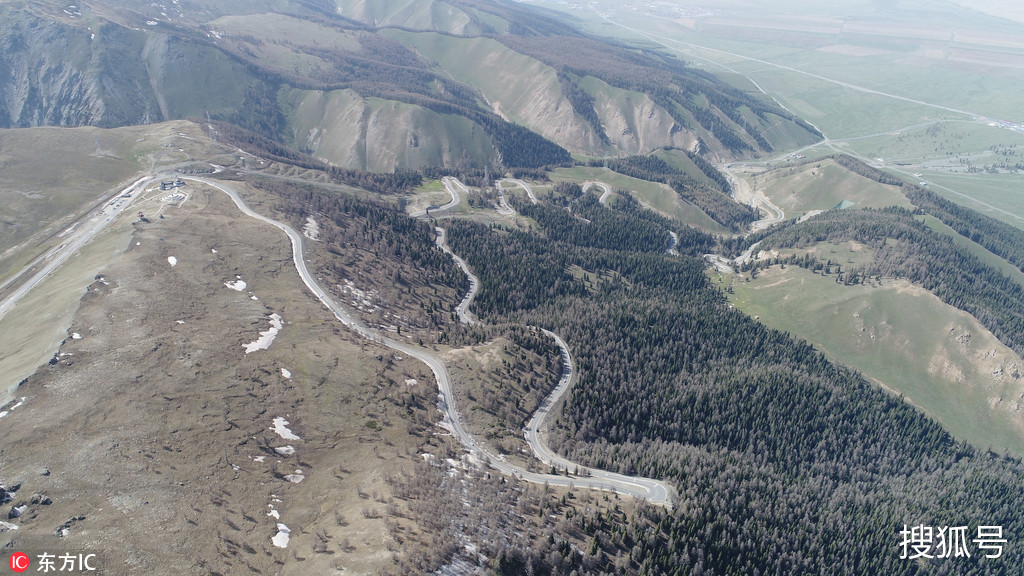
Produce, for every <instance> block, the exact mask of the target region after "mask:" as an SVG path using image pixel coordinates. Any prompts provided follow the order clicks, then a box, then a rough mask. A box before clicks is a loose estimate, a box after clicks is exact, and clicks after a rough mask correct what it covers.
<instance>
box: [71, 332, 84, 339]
mask: <svg viewBox="0 0 1024 576" xmlns="http://www.w3.org/2000/svg"><path fill="white" fill-rule="evenodd" d="M71 339H72V340H81V339H82V335H81V334H79V333H78V332H72V333H71Z"/></svg>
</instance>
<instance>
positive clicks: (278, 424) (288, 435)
mask: <svg viewBox="0 0 1024 576" xmlns="http://www.w3.org/2000/svg"><path fill="white" fill-rule="evenodd" d="M271 430H273V431H274V432H276V433H277V435H278V436H280V437H281V438H284V439H285V440H302V438H299V437H298V436H296V435H295V433H294V432H292V431H291V430H289V429H288V421H287V420H285V419H284V418H282V417H280V416H278V417H277V418H274V427H273V428H271Z"/></svg>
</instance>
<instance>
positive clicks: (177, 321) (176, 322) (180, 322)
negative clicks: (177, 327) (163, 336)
mask: <svg viewBox="0 0 1024 576" xmlns="http://www.w3.org/2000/svg"><path fill="white" fill-rule="evenodd" d="M174 322H175V324H184V323H185V321H184V320H175V321H174Z"/></svg>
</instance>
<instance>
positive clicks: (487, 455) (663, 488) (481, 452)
mask: <svg viewBox="0 0 1024 576" xmlns="http://www.w3.org/2000/svg"><path fill="white" fill-rule="evenodd" d="M186 179H187V180H192V181H195V182H201V183H203V184H206V185H208V186H211V187H213V188H216V189H217V190H220V191H221V192H224V193H225V194H227V195H228V196H229V197H230V198H231V200H232V201H233V202H234V203H235V205H236V206H237V207H238V209H239V210H240V211H241V212H242V213H244V214H245V215H247V216H249V217H251V218H255V219H257V220H260V221H261V222H265V223H267V224H270V225H271V226H274V227H276V228H278V229H280V230H282V231H283V232H284V233H285V234H286V235H287V236H288V238H289V239H290V240H291V244H292V260H293V261H294V263H295V269H296V270H297V271H298V273H299V276H300V277H301V278H302V282H303V283H304V284H305V285H306V287H307V288H309V290H310V292H312V293H313V294H314V295H315V296H316V297H317V299H319V300H320V302H321V303H323V305H324V306H326V307H327V308H328V309H329V310H330V311H331V312H332V313H333V314H334V317H335V318H337V319H338V320H339V321H340V322H341V323H343V324H345V326H347V327H349V328H350V329H352V330H354V331H356V332H357V333H358V334H359V335H360V336H363V337H364V338H367V339H368V340H372V341H374V342H377V343H379V344H382V345H384V346H387V347H388V348H391V349H392V350H396V351H398V352H401V353H403V354H406V355H408V356H410V357H412V358H416V359H417V360H419V361H421V362H423V363H424V364H426V365H427V366H428V367H429V368H430V370H431V372H433V373H434V377H435V379H436V380H437V385H438V390H439V394H438V407H439V408H440V409H441V411H442V412H443V413H444V419H443V421H442V426H444V427H445V428H447V429H448V430H450V431H451V432H452V434H453V435H454V436H455V437H456V438H458V440H459V441H460V442H462V444H463V445H464V446H465V447H466V449H467V450H469V452H470V453H471V454H472V455H473V456H475V457H476V458H478V459H479V460H481V461H483V462H485V463H487V464H488V465H489V466H490V467H491V468H494V469H495V470H497V471H499V472H501V473H503V474H507V475H511V476H516V477H518V478H521V479H523V480H525V481H527V482H533V483H538V484H547V485H549V486H570V485H571V486H576V487H581V488H591V489H597V490H607V491H613V492H616V493H619V494H625V495H629V496H635V497H638V498H645V499H647V500H648V501H650V502H651V503H653V504H659V505H663V506H667V507H672V505H673V503H674V499H675V493H674V491H673V489H672V488H671V487H670V486H669V485H667V484H665V483H663V482H659V481H657V480H652V479H649V478H639V477H632V476H625V475H622V474H615V473H612V472H606V471H603V470H591V471H590V473H589V475H587V476H586V477H572V478H570V477H567V476H559V475H555V474H538V473H536V472H530V471H529V470H525V469H523V468H521V467H519V466H515V465H512V464H510V463H508V462H506V461H505V460H504V459H503V458H501V457H500V456H497V455H495V454H494V453H493V452H491V451H490V449H489V448H487V447H486V446H485V445H484V444H482V443H480V442H478V441H477V440H476V439H475V438H473V436H472V435H471V434H470V433H469V432H467V431H466V429H465V428H464V427H463V425H462V418H461V416H460V415H459V413H458V411H457V410H456V408H455V404H454V400H453V399H454V395H453V394H452V383H451V377H450V376H449V374H448V370H447V368H446V367H445V365H444V362H443V361H441V359H440V358H438V357H437V356H436V355H434V354H433V353H431V352H430V351H428V350H426V349H424V348H420V347H418V346H412V345H410V344H408V343H405V342H399V341H397V340H395V339H393V338H391V337H389V336H386V335H384V334H381V333H380V332H378V331H376V330H374V329H372V328H370V327H368V326H366V325H365V324H364V323H363V322H362V321H360V320H359V319H357V318H356V317H355V316H354V315H353V314H352V313H351V312H350V311H349V310H347V309H346V308H345V307H344V306H342V305H340V304H339V303H338V302H337V301H335V300H334V298H333V297H332V296H331V294H330V293H329V292H328V291H327V290H325V289H324V288H323V287H322V286H320V284H319V283H318V282H317V280H316V278H315V277H314V276H313V274H311V273H310V271H309V268H308V267H307V265H306V259H305V253H304V239H303V236H302V235H301V234H300V233H299V232H297V231H296V230H295V229H294V228H292V227H291V226H289V225H287V224H285V223H283V222H279V221H277V220H273V219H271V218H268V217H266V216H263V215H262V214H259V213H257V212H255V211H253V210H252V209H251V208H249V206H248V205H247V204H246V203H245V201H244V200H242V198H241V196H239V194H238V193H237V192H236V191H235V190H234V189H233V188H231V187H230V186H228V185H226V184H224V183H221V182H216V181H213V180H207V179H205V178H195V177H190V178H186ZM453 180H454V179H453ZM455 182H458V181H457V180H456V181H455ZM458 185H461V183H458V184H454V183H453V184H452V185H451V186H452V187H451V188H449V190H450V191H451V190H453V189H454V187H455V186H458ZM446 186H447V184H446ZM453 196H456V194H455V193H453ZM453 202H455V200H454V199H453ZM437 243H438V246H440V247H441V249H442V250H444V251H445V252H446V253H448V254H450V255H451V256H452V257H453V259H454V260H455V262H456V263H457V264H458V265H459V267H460V268H462V270H463V272H465V273H466V275H467V276H469V279H470V290H469V293H468V294H467V295H466V298H465V299H463V301H462V303H460V304H459V307H458V314H459V320H460V322H465V323H467V324H471V323H473V322H476V319H475V317H474V316H473V315H472V314H471V313H470V312H469V310H468V308H469V305H470V304H471V303H472V301H473V298H474V297H475V296H476V293H477V291H478V290H479V287H480V280H479V279H478V278H477V277H476V276H475V275H474V274H473V273H472V272H471V271H470V270H469V266H467V265H466V262H465V261H464V260H462V258H459V257H458V256H456V255H455V254H454V253H452V251H451V249H450V248H448V245H447V242H446V234H445V233H444V232H443V230H441V229H439V231H438V239H437ZM545 333H546V334H548V335H549V336H551V337H552V338H554V339H555V341H556V342H557V343H558V345H559V347H560V348H561V349H562V357H563V359H564V361H565V366H566V369H565V370H564V371H563V374H562V378H561V380H560V381H559V383H558V386H557V387H556V388H555V391H554V392H552V393H551V395H549V396H548V398H546V399H545V400H544V402H543V403H542V405H541V408H540V410H538V411H537V413H536V414H534V416H533V418H532V419H531V420H530V424H529V425H528V426H527V430H528V432H527V441H528V442H529V444H530V447H531V448H532V449H533V450H534V452H535V453H536V454H537V456H538V458H540V459H541V461H543V462H544V463H545V464H547V465H550V466H555V467H557V468H561V469H563V470H566V471H568V470H572V469H582V468H583V467H582V466H579V465H578V464H576V463H574V462H570V461H568V460H566V459H564V458H562V457H560V456H558V455H556V454H554V453H552V452H551V451H550V450H549V449H548V448H547V446H546V445H544V443H543V442H542V441H541V440H540V436H541V434H542V433H541V432H540V430H541V428H542V425H543V423H544V422H546V420H547V418H548V414H549V411H550V409H551V407H552V406H554V405H555V403H557V402H558V400H559V399H560V398H561V397H562V395H563V394H565V392H566V391H567V390H568V389H569V388H570V387H571V385H572V382H573V380H574V379H575V374H576V371H575V365H574V363H573V360H572V356H571V355H570V353H569V348H568V346H566V344H565V342H564V341H563V340H562V339H561V337H559V336H558V335H556V334H554V333H553V332H548V331H546V330H545Z"/></svg>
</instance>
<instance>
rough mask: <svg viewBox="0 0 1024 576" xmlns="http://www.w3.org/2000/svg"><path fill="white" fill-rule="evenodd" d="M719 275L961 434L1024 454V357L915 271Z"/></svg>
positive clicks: (750, 303) (781, 324)
mask: <svg viewBox="0 0 1024 576" xmlns="http://www.w3.org/2000/svg"><path fill="white" fill-rule="evenodd" d="M734 280H735V281H734ZM718 281H721V282H722V285H727V284H730V283H731V284H732V287H733V293H732V294H730V296H729V300H730V302H731V303H732V304H733V305H735V306H736V307H737V308H739V309H741V310H743V311H745V312H747V313H748V314H751V315H753V316H756V317H758V318H759V319H760V320H761V321H762V322H764V323H765V324H768V325H769V326H772V327H774V328H778V329H780V330H785V331H787V332H790V333H791V334H793V335H795V336H798V337H800V338H804V339H807V340H809V341H811V342H813V343H814V344H815V346H816V347H817V348H819V349H820V350H822V351H823V352H825V353H826V354H827V355H829V356H830V357H831V358H833V359H834V360H836V361H838V362H840V363H842V364H846V365H849V366H852V367H854V368H856V369H857V370H859V371H861V372H862V373H864V374H865V375H866V376H868V377H869V378H871V379H873V380H875V381H877V382H878V383H880V384H881V385H883V386H884V387H886V388H888V389H890V390H892V391H893V392H894V393H898V394H901V395H903V396H905V397H906V399H907V400H908V401H910V402H911V403H913V404H914V405H916V406H918V407H920V408H921V409H922V410H924V411H925V412H927V413H928V414H930V415H931V416H932V417H934V418H935V419H936V420H938V421H939V422H940V423H942V425H943V426H944V427H945V428H946V429H947V430H949V431H950V432H951V433H952V434H953V435H954V436H955V437H957V438H959V439H963V440H967V441H970V442H971V443H972V444H974V445H976V446H978V447H981V448H989V447H991V448H993V449H995V450H998V451H1002V450H1008V451H1010V452H1011V453H1013V454H1016V455H1018V456H1020V455H1022V454H1024V412H1022V408H1024V406H1022V400H1021V398H1024V396H1022V395H1024V381H1022V380H1021V370H1022V369H1024V360H1022V359H1021V358H1020V357H1019V356H1017V355H1016V354H1014V353H1013V352H1012V351H1011V350H1009V349H1008V348H1007V347H1005V346H1003V345H1002V344H1001V343H1000V342H999V341H998V340H997V339H996V338H995V337H994V336H992V334H991V333H990V332H988V331H987V330H986V329H985V328H984V327H983V326H981V324H980V323H979V322H978V321H977V320H975V319H974V318H973V317H971V316H970V315H968V314H966V313H964V312H961V311H959V310H957V309H955V308H953V307H951V306H949V305H946V304H943V303H942V302H941V301H939V300H938V298H936V297H935V296H933V295H932V294H931V293H929V292H927V291H925V290H923V289H921V288H919V287H916V286H913V285H911V284H909V283H907V282H905V281H884V282H883V283H882V284H881V285H878V286H852V287H847V286H841V285H838V284H836V283H835V280H834V278H833V277H826V276H820V275H816V274H814V273H811V272H809V271H807V270H804V269H801V268H797V267H793V266H790V267H787V268H786V269H784V270H783V269H780V268H779V267H773V268H770V269H768V270H766V271H764V272H762V273H760V274H759V275H758V277H757V278H756V279H754V280H753V281H750V282H745V281H743V280H741V279H738V278H735V277H732V276H725V277H719V279H718Z"/></svg>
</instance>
